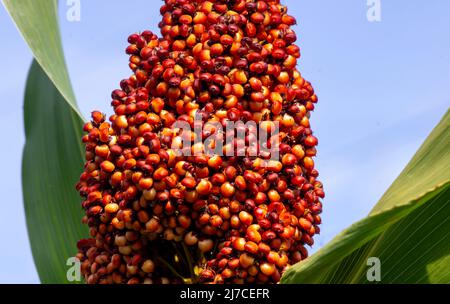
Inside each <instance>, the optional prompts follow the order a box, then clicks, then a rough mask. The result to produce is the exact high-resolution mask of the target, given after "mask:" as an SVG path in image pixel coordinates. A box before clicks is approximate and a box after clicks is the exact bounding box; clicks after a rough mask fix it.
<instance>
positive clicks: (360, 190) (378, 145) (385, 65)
mask: <svg viewBox="0 0 450 304" xmlns="http://www.w3.org/2000/svg"><path fill="white" fill-rule="evenodd" d="M36 1H39V0H36ZM283 2H284V3H285V4H287V5H288V7H289V11H290V13H291V14H292V15H294V16H296V17H297V20H298V22H299V25H298V26H297V27H296V31H297V34H298V37H299V41H298V43H299V45H300V46H301V48H302V59H301V63H300V66H299V68H300V70H301V72H302V74H303V76H304V77H305V78H307V79H309V80H310V81H311V82H312V83H313V85H314V87H315V89H316V91H317V93H318V95H319V98H320V100H319V104H318V107H317V109H316V111H315V113H314V114H313V119H312V123H313V129H314V131H315V133H316V135H317V137H318V138H319V141H320V145H319V156H318V159H317V165H318V169H319V170H320V173H321V180H322V181H323V182H324V185H325V190H326V194H327V196H326V199H325V201H324V213H323V225H322V226H321V230H322V234H321V235H320V237H318V238H317V239H316V245H315V246H314V250H317V249H318V248H319V247H320V246H322V245H324V244H325V243H326V242H328V241H329V240H331V239H332V238H333V237H334V236H335V235H336V234H337V233H339V232H340V231H341V230H342V229H344V228H346V227H347V226H349V225H350V224H351V223H353V222H355V221H357V220H359V219H361V218H362V217H364V216H365V215H367V213H368V212H369V211H370V210H371V208H372V206H373V205H374V204H375V203H376V202H377V201H378V199H379V198H380V197H381V195H382V194H383V193H384V192H385V190H386V189H387V188H388V186H389V185H390V184H391V183H392V182H393V180H394V179H395V178H396V177H397V176H398V174H399V173H400V172H401V170H402V169H403V168H404V166H405V165H406V164H407V163H408V161H409V160H410V159H411V157H412V156H413V155H414V153H415V151H416V150H417V149H418V148H419V146H420V145H421V143H422V142H423V140H424V139H425V138H426V137H427V135H428V134H429V133H430V132H431V130H432V129H433V127H434V126H435V125H436V124H437V123H438V122H439V120H440V118H441V117H442V116H443V115H444V113H445V111H446V110H447V109H448V108H449V105H450V57H449V56H450V55H449V54H450V39H449V37H450V19H449V18H448V12H449V11H450V1H447V0H430V1H419V0H381V4H382V20H381V22H374V23H371V22H368V20H367V18H366V13H367V10H368V7H367V4H366V0H344V1H335V0H283ZM160 5H161V1H157V0H126V1H125V0H122V1H119V0H116V1H110V0H89V1H88V0H81V21H80V22H68V21H67V19H66V12H67V9H68V7H67V6H66V1H65V0H62V1H61V2H60V24H61V31H62V36H63V42H64V49H65V52H66V58H67V63H68V66H69V72H70V76H71V78H72V81H73V86H74V89H75V92H76V95H77V98H78V103H79V106H80V108H81V110H82V112H83V113H84V115H85V117H88V115H89V113H90V111H91V110H93V109H100V110H103V111H106V112H107V113H111V110H110V92H111V91H112V90H113V89H115V88H117V87H118V83H119V81H120V80H121V79H123V78H126V77H128V76H129V75H130V70H129V69H128V66H127V63H128V57H127V56H126V55H125V53H124V49H125V48H126V46H127V41H126V40H127V37H128V35H129V34H131V33H133V32H136V31H141V30H144V29H150V30H153V31H155V32H158V28H157V24H158V22H159V20H160V17H159V6H160ZM0 37H1V38H2V43H1V46H0V71H1V74H0V96H1V100H2V101H1V102H0V105H1V106H0V130H1V139H2V141H1V142H2V143H1V149H0V159H1V164H2V168H3V169H2V174H0V182H1V186H0V189H1V193H2V199H1V200H0V207H1V209H0V210H1V215H2V217H1V219H0V231H2V241H1V242H0V283H38V282H39V279H38V276H37V274H36V271H35V268H34V264H33V259H32V255H31V251H30V247H29V243H28V237H27V232H26V226H25V218H24V212H23V206H22V189H21V177H20V174H21V155H22V148H23V145H24V129H23V111H22V109H23V94H24V86H25V79H26V75H27V72H28V68H29V66H30V63H31V59H32V56H31V53H30V51H29V50H28V47H27V45H26V44H25V42H24V41H23V40H22V38H21V36H20V35H19V33H18V32H17V30H16V28H15V26H14V25H13V23H12V22H11V19H10V18H9V16H8V15H7V13H6V11H5V9H4V8H3V6H0Z"/></svg>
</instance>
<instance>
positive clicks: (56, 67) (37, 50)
mask: <svg viewBox="0 0 450 304" xmlns="http://www.w3.org/2000/svg"><path fill="white" fill-rule="evenodd" d="M2 1H3V5H4V6H5V8H6V10H7V11H8V13H9V14H10V16H11V18H12V19H13V21H14V23H15V24H16V26H17V28H18V29H19V31H20V33H21V34H22V36H23V37H24V39H25V41H26V43H27V44H28V46H29V47H30V49H31V51H32V52H33V55H34V58H35V59H36V61H37V62H38V63H39V64H40V65H41V67H42V69H43V70H44V71H45V73H47V75H48V77H49V78H50V79H51V81H52V82H53V83H54V85H55V86H56V88H57V89H58V91H59V92H60V93H61V95H62V96H63V97H64V98H63V99H61V101H62V102H67V103H68V104H69V105H70V107H72V109H73V110H74V111H75V112H76V113H77V114H78V115H79V116H80V117H82V115H81V113H80V112H79V110H78V107H77V103H76V100H75V95H74V93H73V89H72V86H71V83H70V79H69V75H68V72H67V67H66V62H65V59H64V52H63V48H62V43H61V36H60V32H59V26H58V17H57V16H58V15H57V8H58V7H57V1H56V0H39V1H36V0H2Z"/></svg>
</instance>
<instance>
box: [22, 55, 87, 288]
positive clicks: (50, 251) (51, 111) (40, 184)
mask: <svg viewBox="0 0 450 304" xmlns="http://www.w3.org/2000/svg"><path fill="white" fill-rule="evenodd" d="M24 112H25V133H26V145H25V148H24V153H23V163H22V187H23V196H24V205H25V214H26V220H27V228H28V234H29V238H30V243H31V249H32V252H33V257H34V261H35V264H36V267H37V271H38V274H39V277H40V279H41V282H42V283H67V279H66V272H67V270H68V267H67V266H66V261H67V259H68V258H69V257H72V256H74V255H75V254H76V252H77V248H76V243H77V241H78V240H79V239H81V238H82V237H85V236H86V235H88V231H87V229H86V228H85V226H84V225H82V224H81V222H80V221H81V218H82V216H83V214H82V211H81V207H80V199H79V197H78V194H77V192H76V190H75V184H76V182H77V180H78V178H79V172H81V168H82V167H83V148H82V145H81V140H80V139H81V136H82V134H81V131H82V126H83V122H82V120H81V119H80V118H79V116H78V115H77V114H76V113H75V111H74V110H73V109H72V108H70V107H68V106H67V103H65V102H64V98H63V96H61V94H60V92H59V91H58V90H57V89H56V88H55V86H54V85H53V83H52V82H51V81H50V79H49V78H48V77H47V75H46V73H45V72H44V71H43V70H42V69H41V67H40V66H39V64H37V63H36V62H33V65H32V67H31V69H30V73H29V77H28V82H27V86H26V93H25V105H24Z"/></svg>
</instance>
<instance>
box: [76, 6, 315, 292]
mask: <svg viewBox="0 0 450 304" xmlns="http://www.w3.org/2000/svg"><path fill="white" fill-rule="evenodd" d="M161 14H162V21H161V22H160V24H159V27H160V29H161V34H162V38H158V37H157V36H156V35H155V34H154V33H152V32H150V31H144V32H142V33H140V34H133V35H131V36H130V37H129V38H128V41H129V43H130V45H129V46H128V48H127V49H126V52H127V54H129V55H130V63H129V66H130V68H131V69H132V71H133V74H132V76H131V77H129V78H128V79H125V80H122V81H121V83H120V87H121V89H118V90H115V91H113V92H112V99H113V100H112V103H111V104H112V107H113V108H114V114H113V115H112V116H110V117H109V120H107V119H106V117H105V115H104V114H102V113H101V112H97V111H96V112H93V113H92V121H91V122H89V123H87V124H86V125H85V127H84V131H85V132H86V133H87V134H86V135H85V136H84V137H83V142H84V143H85V145H86V164H85V167H84V172H83V173H82V175H81V177H80V181H79V183H78V184H77V190H78V191H79V193H80V195H81V196H82V197H83V199H84V200H83V203H82V207H83V208H84V210H85V211H86V216H85V217H84V219H83V221H84V222H85V223H86V224H87V225H88V226H89V227H90V235H91V237H90V238H89V239H84V240H81V241H80V242H79V243H78V248H79V253H78V255H77V257H78V258H79V259H80V260H81V261H82V273H83V275H84V276H85V278H86V281H87V283H130V284H132V283H149V284H152V283H154V284H169V283H187V282H193V283H197V282H200V283H276V282H278V281H279V280H280V277H281V275H282V274H283V272H284V271H285V270H286V269H287V268H288V267H289V266H290V265H292V264H294V263H297V262H299V261H301V260H303V259H305V258H306V257H307V255H308V253H307V250H306V248H305V245H309V246H311V245H313V236H314V235H315V234H317V233H319V232H320V230H319V227H318V225H319V224H320V223H321V218H320V215H319V214H320V213H321V211H322V203H321V201H320V200H321V199H322V198H323V197H324V192H323V190H322V184H321V182H320V181H318V180H317V177H318V172H317V170H316V169H315V168H314V161H313V158H314V157H315V156H316V148H315V147H316V146H317V143H318V141H317V138H316V137H314V136H313V134H312V130H311V128H310V122H309V117H310V113H311V112H312V111H313V110H314V104H315V103H316V102H317V100H318V99H317V96H316V95H315V94H314V90H313V88H312V86H311V84H310V83H309V82H308V81H306V80H305V79H304V78H303V77H302V76H301V74H300V73H299V72H298V71H297V70H296V64H297V60H298V59H299V57H300V49H299V47H298V46H296V45H295V44H294V43H295V41H296V39H297V37H296V34H295V32H294V31H293V30H292V29H291V26H292V25H294V24H295V23H296V21H295V18H294V17H292V16H290V15H288V13H287V8H286V7H285V6H283V5H281V4H280V1H279V0H259V1H256V0H209V1H205V0H194V1H192V0H165V4H164V5H163V6H162V7H161ZM196 117H197V118H198V117H200V120H201V122H200V123H201V124H203V125H204V124H206V123H208V122H217V123H220V124H221V125H224V126H225V125H226V124H227V122H229V121H233V122H236V121H242V122H244V123H245V122H249V121H253V122H256V123H260V124H261V125H263V126H265V127H266V128H267V129H270V128H271V127H272V126H273V125H272V124H271V123H270V122H277V123H278V125H279V133H277V135H276V136H273V137H270V138H269V139H268V142H267V146H270V145H271V144H273V143H274V140H276V142H277V143H278V145H279V146H278V147H279V154H280V157H279V160H273V159H272V158H271V155H270V153H260V154H259V155H257V156H255V155H254V154H252V153H251V152H254V151H253V150H252V149H254V147H250V146H249V147H246V148H245V149H244V151H243V153H244V155H243V156H236V155H232V156H221V155H208V154H207V153H191V154H190V155H193V156H185V155H187V154H185V153H184V154H183V155H180V154H179V153H177V151H175V149H174V148H173V147H175V146H176V147H180V148H184V152H186V149H190V150H191V151H190V152H193V151H194V150H195V151H204V148H205V147H204V146H202V145H203V143H200V144H199V143H196V144H194V145H193V146H189V147H184V146H183V141H182V139H186V137H188V138H189V140H191V141H192V142H196V141H194V139H195V137H196V136H198V135H196V134H195V133H194V132H191V133H189V132H188V133H186V132H185V131H183V132H182V133H181V132H180V130H178V129H177V128H174V127H173V126H174V124H175V123H176V122H179V121H182V122H184V123H187V124H189V125H190V126H192V129H194V124H195V123H197V122H196ZM251 131H252V130H247V132H246V133H245V136H244V138H239V137H236V136H234V137H235V138H234V139H233V141H232V142H231V144H225V145H224V146H223V152H224V153H223V154H222V155H230V154H229V153H228V152H229V151H230V150H233V151H235V150H236V147H237V146H239V145H238V143H239V141H243V142H245V143H248V142H249V141H250V139H251V138H250V137H251V136H253V132H251ZM210 133H211V131H210V130H209V131H208V130H204V131H203V132H202V135H201V136H202V137H203V138H206V137H208V135H210ZM229 136H233V135H232V134H223V136H222V139H223V140H225V138H226V137H229ZM275 137H276V138H275ZM256 149H257V150H259V148H258V147H257V148H256ZM235 152H236V151H235Z"/></svg>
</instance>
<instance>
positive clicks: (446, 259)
mask: <svg viewBox="0 0 450 304" xmlns="http://www.w3.org/2000/svg"><path fill="white" fill-rule="evenodd" d="M449 214H450V111H448V112H447V113H446V115H445V116H444V118H443V119H442V121H441V122H440V123H439V124H438V126H437V127H436V128H435V129H434V130H433V132H432V133H431V135H430V136H429V137H428V138H427V140H426V141H425V143H424V144H423V145H422V147H421V148H420V149H419V151H418V152H417V153H416V155H415V156H414V158H413V159H412V160H411V162H410V163H409V164H408V166H407V167H406V168H405V170H404V171H403V172H402V173H401V174H400V176H399V177H398V178H397V180H396V181H395V182H394V183H393V184H392V186H391V187H390V188H389V190H388V191H387V192H386V194H385V195H384V196H383V197H382V198H381V200H380V202H379V203H378V204H377V205H376V206H375V208H374V209H373V210H372V212H371V214H370V215H369V216H368V217H367V218H365V219H363V220H361V221H359V222H357V223H355V224H353V225H352V226H351V227H349V228H347V229H346V230H344V231H343V232H341V233H340V234H339V235H338V236H336V237H335V238H334V239H333V240H332V241H331V242H330V243H328V244H327V245H326V246H324V247H323V248H322V249H320V250H319V251H318V252H317V253H316V254H314V255H313V256H311V257H310V258H308V259H306V260H305V261H302V262H300V263H298V264H296V265H294V266H293V267H292V268H291V269H289V270H288V271H286V273H285V274H284V276H283V278H282V283H287V284H292V283H368V280H367V276H366V275H367V271H368V270H369V265H368V264H367V262H368V259H369V258H370V257H376V258H378V259H379V260H380V263H381V268H380V270H381V272H380V273H381V283H449V282H450V220H449V216H448V215H449Z"/></svg>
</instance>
